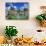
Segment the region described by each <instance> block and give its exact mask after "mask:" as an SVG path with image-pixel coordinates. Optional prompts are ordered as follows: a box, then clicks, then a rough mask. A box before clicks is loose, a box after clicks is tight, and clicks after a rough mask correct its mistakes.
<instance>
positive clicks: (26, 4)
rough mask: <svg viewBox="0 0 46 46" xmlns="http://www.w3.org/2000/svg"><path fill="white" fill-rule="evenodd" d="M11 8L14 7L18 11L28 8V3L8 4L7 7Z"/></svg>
mask: <svg viewBox="0 0 46 46" xmlns="http://www.w3.org/2000/svg"><path fill="white" fill-rule="evenodd" d="M10 6H13V7H16V8H17V9H19V8H24V7H28V3H27V2H24V3H23V2H20V3H9V2H8V3H6V7H10Z"/></svg>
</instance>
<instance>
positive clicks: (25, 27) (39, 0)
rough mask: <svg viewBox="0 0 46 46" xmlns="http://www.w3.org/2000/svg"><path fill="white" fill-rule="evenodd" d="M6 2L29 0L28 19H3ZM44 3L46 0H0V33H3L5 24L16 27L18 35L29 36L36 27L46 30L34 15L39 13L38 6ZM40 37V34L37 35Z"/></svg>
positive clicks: (26, 0) (25, 0) (34, 31)
mask: <svg viewBox="0 0 46 46" xmlns="http://www.w3.org/2000/svg"><path fill="white" fill-rule="evenodd" d="M6 2H29V20H6V19H5V15H6V14H5V3H6ZM43 5H46V0H0V35H3V34H4V31H5V30H4V29H5V26H6V25H14V26H16V27H17V29H18V32H19V33H18V36H20V37H21V35H22V34H23V35H24V36H28V37H31V36H32V35H34V34H38V35H37V36H39V34H42V33H37V32H36V30H37V29H43V30H46V28H43V27H40V26H39V24H38V22H37V20H36V19H35V16H36V15H38V14H41V10H40V6H43ZM39 37H41V36H39Z"/></svg>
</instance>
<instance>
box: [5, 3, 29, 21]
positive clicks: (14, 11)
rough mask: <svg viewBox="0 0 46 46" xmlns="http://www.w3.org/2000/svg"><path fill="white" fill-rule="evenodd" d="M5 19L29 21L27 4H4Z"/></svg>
mask: <svg viewBox="0 0 46 46" xmlns="http://www.w3.org/2000/svg"><path fill="white" fill-rule="evenodd" d="M6 19H8V20H27V19H29V4H28V2H17V3H10V2H7V3H6Z"/></svg>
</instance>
